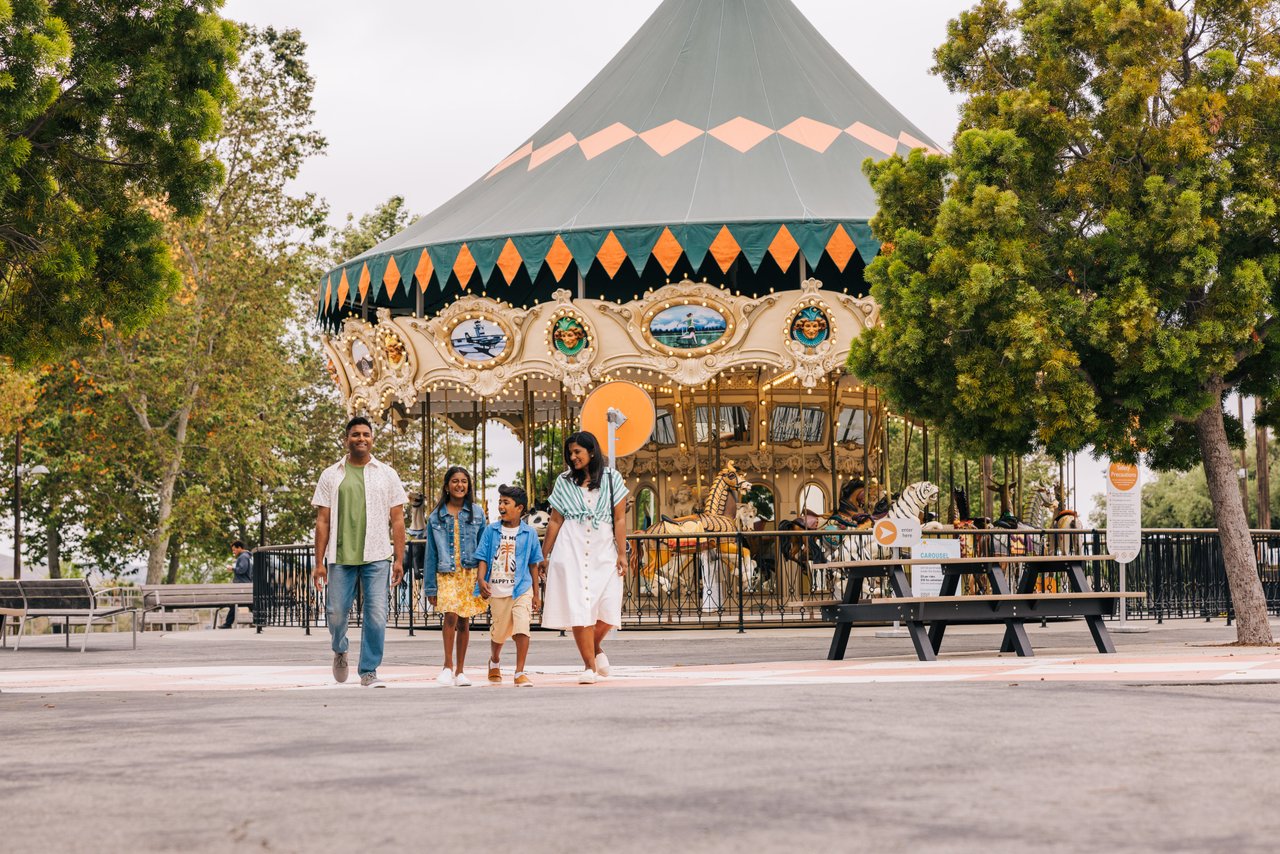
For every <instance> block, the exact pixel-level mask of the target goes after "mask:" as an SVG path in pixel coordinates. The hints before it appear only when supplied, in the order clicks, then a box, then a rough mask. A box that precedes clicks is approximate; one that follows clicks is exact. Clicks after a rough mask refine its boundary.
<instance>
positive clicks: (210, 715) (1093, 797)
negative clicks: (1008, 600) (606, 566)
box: [0, 622, 1280, 851]
mask: <svg viewBox="0 0 1280 854" xmlns="http://www.w3.org/2000/svg"><path fill="white" fill-rule="evenodd" d="M1031 632H1032V641H1033V643H1034V644H1035V646H1036V649H1037V652H1038V653H1039V655H1038V656H1037V659H1036V660H1034V661H1032V660H1027V659H1023V660H1018V659H1014V658H1005V657H998V656H993V655H992V654H991V649H992V644H993V643H996V642H998V630H993V629H990V628H989V627H988V628H986V629H985V630H984V629H973V630H965V631H958V632H955V635H954V637H953V636H952V635H951V634H950V633H949V634H948V646H949V647H952V648H954V649H955V650H956V652H955V653H954V654H952V655H950V656H944V659H945V660H944V661H943V662H942V663H941V665H942V667H943V669H951V670H973V669H978V670H982V669H984V668H990V669H996V668H1002V667H1005V668H1025V667H1035V668H1040V669H1044V668H1050V669H1052V668H1053V667H1055V666H1061V665H1055V664H1054V663H1053V662H1056V661H1066V662H1069V661H1075V660H1078V661H1080V662H1082V666H1087V665H1092V664H1097V663H1101V662H1103V661H1104V659H1103V657H1101V656H1097V655H1095V654H1090V653H1088V633H1087V631H1085V630H1084V628H1083V626H1078V625H1071V624H1059V625H1056V626H1055V625H1051V626H1050V627H1049V628H1047V629H1040V628H1038V627H1037V628H1033V629H1031ZM871 634H872V633H871V632H870V631H863V630H859V632H858V633H857V636H856V637H855V639H854V642H853V644H852V645H851V660H850V661H849V662H847V663H846V664H845V665H844V666H845V667H847V668H850V669H851V670H850V672H856V671H858V670H859V669H862V670H864V671H865V670H870V669H879V670H881V671H895V672H897V671H904V672H913V671H914V672H916V673H917V675H927V668H926V666H924V665H919V664H918V663H916V662H913V661H912V659H913V656H911V654H910V642H909V641H907V640H882V639H876V638H874V637H871ZM300 635H301V633H300V631H298V630H277V631H274V632H270V633H267V634H264V635H263V636H254V635H252V634H251V633H249V632H247V631H236V632H229V633H222V632H219V633H191V634H190V636H186V635H170V636H163V637H162V636H158V635H151V634H149V635H147V636H146V637H144V638H143V639H142V640H141V641H140V645H139V649H138V650H137V651H136V652H134V651H130V650H128V649H127V646H128V641H127V636H124V637H122V638H110V637H95V638H93V639H91V645H90V652H89V653H87V654H86V655H83V656H81V655H80V654H78V653H76V652H74V651H73V652H66V651H64V650H62V649H61V648H60V647H55V646H53V644H56V643H58V642H57V640H56V639H46V638H39V639H35V640H36V641H37V642H36V643H30V641H31V639H28V641H24V649H23V650H22V651H21V652H19V653H17V654H16V655H15V654H13V653H11V652H8V651H0V688H3V686H4V684H6V680H8V682H9V683H12V682H13V681H14V680H16V679H20V678H25V679H27V680H28V684H27V686H26V688H23V689H21V690H30V689H34V692H33V693H16V692H15V691H12V690H5V692H4V693H0V726H2V727H3V731H4V732H5V735H6V738H5V739H4V745H5V746H4V749H3V754H4V760H5V761H4V765H3V767H4V768H5V773H3V774H0V804H3V808H2V809H0V814H3V816H4V820H3V823H0V845H3V847H4V849H5V850H13V851H30V850H57V851H82V850H83V851H88V850H98V851H100V850H134V851H173V850H178V849H182V850H185V851H236V850H251V849H252V850H258V851H348V850H353V849H364V850H389V849H392V848H395V849H410V850H415V849H416V850H422V849H426V850H431V849H434V848H437V847H441V846H449V847H459V846H468V847H472V846H474V847H477V848H479V849H481V850H484V849H486V848H491V847H494V846H498V847H500V848H502V849H511V850H529V851H559V850H564V849H566V848H570V847H576V848H582V849H584V850H594V849H604V850H609V851H641V850H646V851H647V850H654V849H657V850H664V849H665V850H672V851H687V850H693V851H740V850H756V851H798V850H811V849H816V848H819V847H822V848H826V849H828V850H830V849H834V850H867V851H889V850H903V849H907V848H916V849H919V850H926V851H1025V850H1027V849H1028V848H1035V849H1037V850H1048V851H1086V850H1087V851H1095V850H1098V849H1099V848H1103V849H1106V850H1108V851H1157V850H1159V851H1168V850H1173V851H1218V850H1222V851H1227V850H1230V851H1264V850H1266V851H1270V850H1273V849H1274V840H1275V838H1276V835H1277V832H1278V831H1280V819H1277V816H1276V810H1275V809H1274V795H1275V792H1276V791H1277V784H1276V771H1275V768H1276V767H1277V759H1280V749H1278V748H1277V743H1276V736H1275V729H1276V721H1277V720H1278V719H1280V718H1278V717H1277V713H1276V709H1277V707H1278V706H1277V703H1278V701H1280V685H1278V684H1276V681H1274V680H1271V679H1269V678H1266V679H1255V680H1253V681H1248V682H1239V681H1233V682H1220V681H1217V680H1216V678H1211V679H1207V680H1202V679H1195V680H1192V682H1193V683H1194V684H1163V683H1161V682H1160V681H1159V679H1156V680H1154V681H1153V680H1152V679H1150V678H1149V676H1150V673H1146V674H1145V675H1143V674H1137V675H1122V676H1121V677H1120V678H1119V679H1118V680H1113V681H1107V682H1099V681H1092V680H1073V681H1049V680H1046V681H1044V682H1041V681H1039V679H1038V678H1027V677H1025V676H1020V677H1018V678H1016V679H1015V678H1007V679H1006V678H997V679H995V680H989V681H981V682H976V681H972V680H968V679H959V680H957V679H947V680H941V681H928V682H919V681H914V682H892V683H885V682H868V681H840V680H826V681H813V680H812V679H808V680H806V679H800V680H797V679H782V680H774V681H770V680H768V679H765V680H763V681H762V682H760V683H759V684H757V683H750V680H748V682H749V683H750V684H742V680H741V679H737V680H733V679H720V680H717V679H713V678H710V677H708V676H706V675H705V674H706V673H714V672H719V673H730V672H733V671H735V670H736V671H742V670H750V671H752V672H761V671H765V672H771V673H772V672H790V673H791V675H792V676H794V675H795V669H796V668H802V669H803V667H804V666H805V664H806V663H809V664H818V663H819V660H820V659H821V658H822V655H823V654H824V652H825V648H826V643H827V640H828V639H829V633H828V632H825V631H821V630H797V631H756V632H753V633H749V634H747V635H745V636H738V635H733V634H725V633H720V632H682V633H673V634H658V633H644V632H624V633H622V634H621V635H620V636H618V637H617V638H616V639H615V640H613V642H612V643H611V644H607V646H609V647H610V654H611V658H612V660H613V662H614V664H615V665H616V666H618V667H619V668H620V670H622V672H623V674H624V675H623V676H620V677H619V678H618V680H617V681H616V682H614V683H612V684H606V685H601V686H592V687H584V688H578V687H577V686H572V687H565V688H564V689H552V688H551V687H550V685H543V686H540V687H539V688H535V689H532V690H527V691H525V690H516V689H514V688H511V687H509V685H504V686H503V687H502V688H501V689H495V688H489V687H487V686H485V687H481V686H476V687H473V688H466V689H439V690H397V686H395V685H393V687H392V688H390V689H388V690H385V691H372V690H367V689H359V688H346V687H345V686H344V687H343V688H342V689H327V688H323V687H321V688H310V689H306V690H271V689H270V687H268V688H263V687H261V686H260V687H258V688H256V689H254V688H244V687H240V686H235V685H233V686H230V687H227V686H222V688H221V690H190V687H191V686H188V687H187V688H178V689H176V690H145V691H144V690H116V691H102V690H94V689H88V690H78V689H76V686H75V685H72V686H71V687H72V690H70V691H65V692H63V691H59V692H54V691H52V690H49V691H46V692H43V693H42V692H41V691H40V690H39V688H40V686H39V685H35V684H31V683H32V680H36V681H38V679H39V678H43V677H40V675H39V674H42V673H60V674H63V676H64V678H68V679H71V681H73V682H74V681H75V679H81V680H85V683H84V684H85V685H88V683H89V682H90V681H92V679H95V678H102V677H103V676H104V675H106V676H109V675H110V674H111V673H115V672H120V671H129V670H139V669H143V670H161V671H164V670H166V669H167V670H186V671H196V672H206V673H207V672H209V671H211V670H225V671H227V672H234V671H235V670H237V669H239V670H248V671H251V672H252V671H256V670H270V669H276V670H277V671H278V670H280V669H285V670H291V671H292V672H295V673H296V672H311V671H315V670H320V671H323V666H324V664H325V662H326V661H327V656H326V642H325V639H324V637H323V636H313V637H312V638H311V639H303V638H301V637H300ZM1232 638H1233V631H1232V630H1231V629H1228V628H1226V627H1224V626H1223V625H1222V624H1221V623H1220V622H1218V623H1214V624H1210V625H1206V624H1204V623H1189V622H1180V623H1173V624H1166V627H1159V628H1156V630H1155V631H1153V632H1151V633H1149V634H1145V635H1129V636H1117V638H1116V641H1117V646H1118V647H1119V648H1120V655H1119V656H1116V657H1115V660H1117V661H1118V660H1120V659H1125V660H1128V661H1148V660H1151V659H1153V658H1155V659H1161V658H1163V660H1164V661H1165V662H1166V663H1168V662H1175V661H1193V662H1195V661H1198V662H1200V663H1201V665H1202V666H1203V664H1204V662H1206V661H1215V662H1220V663H1221V662H1223V660H1224V659H1229V658H1233V657H1238V659H1239V661H1240V662H1245V661H1248V662H1251V663H1253V664H1254V665H1255V666H1257V667H1263V668H1270V667H1271V665H1272V664H1273V663H1274V662H1275V661H1276V660H1277V658H1278V657H1276V656H1273V655H1272V651H1268V650H1261V651H1260V650H1238V649H1233V648H1223V647H1217V646H1208V645H1209V644H1218V643H1224V642H1227V641H1230V640H1231V639H1232ZM476 641H477V643H475V644H474V645H473V654H472V656H471V657H470V659H471V663H472V664H473V665H477V666H479V667H483V662H484V652H485V649H484V646H485V644H487V638H486V637H485V636H484V635H477V637H476ZM482 641H483V642H485V643H484V644H482V643H480V642H482ZM28 646H29V648H27V647H28ZM120 647H124V648H123V649H121V648H120ZM533 650H534V652H533V655H532V656H531V661H532V664H533V666H534V667H535V668H541V669H542V670H543V671H544V672H545V675H544V676H542V677H540V678H541V679H542V680H543V681H548V680H554V679H556V678H557V676H556V674H557V673H558V672H560V671H565V670H567V668H570V667H571V666H572V664H573V658H574V656H573V651H572V646H571V643H570V642H569V640H568V639H561V638H559V637H557V636H555V635H553V634H549V633H548V634H538V635H536V636H535V637H534V640H533ZM965 650H970V651H967V652H966V651H965ZM510 654H511V653H510V651H508V656H510ZM1268 656H1270V658H1268ZM439 661H440V652H439V636H438V635H437V634H434V633H428V634H426V635H425V637H423V636H421V635H420V637H418V638H415V639H410V638H407V637H405V636H404V635H402V634H400V635H397V634H392V635H391V636H390V640H389V643H388V651H387V656H386V665H385V668H384V669H385V671H386V672H387V673H388V674H393V673H399V672H401V671H403V672H404V673H405V674H429V673H431V672H432V671H433V670H434V669H435V668H436V667H438V664H439ZM784 662H796V664H783V663H784ZM353 663H354V662H353ZM508 663H510V660H509V659H508ZM677 665H683V666H684V667H685V668H686V670H685V672H686V673H688V672H691V670H690V669H692V670H698V669H701V670H703V671H705V673H704V674H703V676H702V677H700V678H702V682H701V683H700V684H698V685H697V686H691V685H690V684H688V683H687V681H685V682H679V683H678V684H662V680H659V681H658V683H656V684H646V685H643V686H635V687H636V688H637V689H636V690H630V689H626V687H627V686H626V683H627V682H628V681H630V680H640V679H642V673H644V672H649V673H652V672H653V671H655V670H660V669H666V670H669V671H675V670H677V669H679V668H677ZM762 665H768V666H762ZM1222 666H1223V668H1228V664H1226V663H1223V665H1222ZM824 669H825V668H823V667H819V668H818V670H816V671H810V672H811V673H812V672H819V671H823V670H824ZM353 670H354V668H353ZM628 671H633V672H632V674H631V675H626V674H627V673H628ZM1229 672H1231V671H1230V669H1223V670H1219V671H1217V672H1216V673H1215V674H1214V676H1215V677H1216V676H1221V675H1223V673H1229ZM828 675H830V674H829V673H828ZM730 683H731V684H730ZM48 687H50V688H52V687H53V686H48ZM64 687H65V686H64ZM81 687H83V686H81ZM276 687H280V686H278V685H277V686H276ZM398 687H400V688H408V687H410V686H409V685H408V684H407V683H406V684H404V685H401V686H398Z"/></svg>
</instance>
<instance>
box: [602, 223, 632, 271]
mask: <svg viewBox="0 0 1280 854" xmlns="http://www.w3.org/2000/svg"><path fill="white" fill-rule="evenodd" d="M596 260H597V261H599V262H600V266H601V267H604V271H605V272H606V273H608V274H609V278H611V279H612V278H613V277H614V276H615V275H616V274H617V272H618V269H619V268H620V267H621V266H622V262H623V261H625V260H627V250H625V249H623V248H622V243H621V242H619V240H618V237H617V235H615V234H614V233H613V232H612V231H611V232H609V236H608V237H606V238H605V239H604V243H601V244H600V251H599V252H597V253H596Z"/></svg>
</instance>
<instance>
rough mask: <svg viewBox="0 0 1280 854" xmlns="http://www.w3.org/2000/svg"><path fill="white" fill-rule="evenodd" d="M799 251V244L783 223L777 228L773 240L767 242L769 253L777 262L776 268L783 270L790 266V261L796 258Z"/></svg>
mask: <svg viewBox="0 0 1280 854" xmlns="http://www.w3.org/2000/svg"><path fill="white" fill-rule="evenodd" d="M799 251H800V244H799V243H796V239H795V238H794V237H792V236H791V232H790V231H789V230H787V227H786V226H785V225H784V226H782V227H781V228H779V229H778V233H777V234H775V235H774V236H773V242H772V243H770V244H769V254H770V255H771V256H772V257H773V260H774V261H776V262H777V263H778V269H780V270H782V271H783V272H785V271H787V270H788V269H790V268H791V262H792V261H794V260H796V253H797V252H799Z"/></svg>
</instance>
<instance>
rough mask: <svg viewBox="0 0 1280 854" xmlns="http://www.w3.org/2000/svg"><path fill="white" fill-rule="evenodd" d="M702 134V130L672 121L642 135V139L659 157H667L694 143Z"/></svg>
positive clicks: (685, 123) (677, 120)
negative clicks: (678, 149)
mask: <svg viewBox="0 0 1280 854" xmlns="http://www.w3.org/2000/svg"><path fill="white" fill-rule="evenodd" d="M702 133H703V132H702V131H701V130H700V129H698V128H696V127H694V126H693V125H691V124H689V123H687V122H682V121H680V120H679V119H672V120H671V121H669V122H667V123H665V124H660V125H658V126H657V127H656V128H650V129H649V130H647V131H645V132H644V133H642V134H640V138H641V139H643V140H644V142H645V144H646V145H648V146H649V147H650V148H652V149H653V150H654V151H656V152H658V154H659V155H661V156H662V157H666V156H667V155H668V154H670V153H671V152H673V151H675V150H676V149H677V148H680V147H681V146H684V145H687V144H689V143H690V142H693V140H695V139H697V138H698V137H700V136H702Z"/></svg>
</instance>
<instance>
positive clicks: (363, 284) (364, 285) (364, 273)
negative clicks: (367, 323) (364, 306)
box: [360, 264, 373, 302]
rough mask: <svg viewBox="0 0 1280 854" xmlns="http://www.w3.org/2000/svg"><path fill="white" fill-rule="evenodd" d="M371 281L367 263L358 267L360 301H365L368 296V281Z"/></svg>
mask: <svg viewBox="0 0 1280 854" xmlns="http://www.w3.org/2000/svg"><path fill="white" fill-rule="evenodd" d="M372 281H373V277H372V276H370V275H369V265H368V264H365V265H364V266H363V267H361V268H360V302H365V301H366V300H367V299H368V298H369V283H370V282H372Z"/></svg>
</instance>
